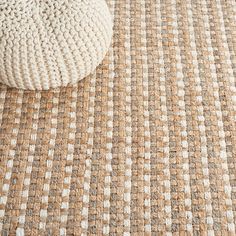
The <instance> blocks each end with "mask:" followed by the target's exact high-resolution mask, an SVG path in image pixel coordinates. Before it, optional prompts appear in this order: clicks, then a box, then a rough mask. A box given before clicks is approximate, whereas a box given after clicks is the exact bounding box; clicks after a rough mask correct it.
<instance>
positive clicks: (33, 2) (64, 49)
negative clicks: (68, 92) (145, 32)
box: [0, 0, 112, 90]
mask: <svg viewBox="0 0 236 236" xmlns="http://www.w3.org/2000/svg"><path fill="white" fill-rule="evenodd" d="M111 36H112V20H111V16H110V13H109V10H108V7H107V4H106V2H105V0H10V1H9V0H1V2H0V83H4V84H6V85H8V86H11V87H16V88H21V89H32V90H35V89H37V90H42V89H43V90H44V89H49V88H55V87H58V86H66V85H67V84H71V83H76V82H77V81H79V80H81V79H82V78H84V77H86V76H87V75H89V74H90V73H91V72H93V71H94V70H95V68H96V66H97V65H98V64H99V63H100V62H101V61H102V59H103V58H104V56H105V54H106V52H107V49H108V47H109V44H110V41H111Z"/></svg>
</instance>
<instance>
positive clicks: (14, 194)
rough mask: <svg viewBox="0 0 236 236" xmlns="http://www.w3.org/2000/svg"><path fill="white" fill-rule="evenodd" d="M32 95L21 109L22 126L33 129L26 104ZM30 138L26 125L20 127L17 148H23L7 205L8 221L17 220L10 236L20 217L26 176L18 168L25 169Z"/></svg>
mask: <svg viewBox="0 0 236 236" xmlns="http://www.w3.org/2000/svg"><path fill="white" fill-rule="evenodd" d="M31 98H32V97H31V95H30V94H29V93H24V95H23V98H22V107H21V118H20V122H19V123H22V124H26V122H27V124H28V125H29V126H30V127H32V115H33V109H31V108H30V107H28V106H25V104H28V103H29V101H31V100H32V99H31ZM22 133H24V136H25V137H26V139H25V140H24V139H20V137H21V136H22ZM29 137H30V132H29V129H28V130H27V129H25V127H24V125H22V126H19V130H18V135H17V138H16V147H18V146H19V145H22V148H21V149H19V148H16V150H15V155H14V162H13V168H12V170H13V171H12V175H11V181H10V186H9V189H11V198H8V201H7V204H6V208H7V211H6V218H5V219H6V220H7V219H8V217H7V216H8V215H12V214H14V215H15V218H13V219H12V220H11V224H10V227H9V234H14V233H15V227H16V225H17V223H18V217H19V215H20V205H21V195H22V188H23V185H24V176H25V171H21V172H18V171H17V168H20V169H23V170H24V169H25V168H26V165H27V162H26V159H25V158H24V157H25V156H27V155H28V151H29V150H28V148H24V147H28V145H29ZM12 205H15V207H16V209H15V210H13V209H12V208H11V206H12Z"/></svg>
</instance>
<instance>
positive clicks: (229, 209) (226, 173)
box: [203, 1, 235, 233]
mask: <svg viewBox="0 0 236 236" xmlns="http://www.w3.org/2000/svg"><path fill="white" fill-rule="evenodd" d="M203 6H204V7H203V9H204V11H205V10H207V6H206V2H205V1H203ZM204 22H205V25H206V27H207V28H208V29H209V28H210V25H209V17H208V12H206V13H205V18H204ZM206 37H207V39H208V40H207V43H208V48H212V45H211V36H210V31H206ZM209 61H210V63H211V65H212V67H211V74H212V79H213V88H214V89H215V91H214V98H215V108H216V115H217V119H218V129H219V145H220V153H219V157H220V159H221V161H222V163H221V164H222V170H223V171H224V173H223V176H222V177H223V182H224V193H225V204H226V205H227V211H226V214H227V215H226V217H227V220H228V221H227V224H228V230H229V232H232V233H233V232H235V226H234V223H233V212H232V201H231V186H230V182H229V171H228V165H227V152H226V143H225V132H224V127H223V121H222V107H221V103H220V96H219V85H218V81H217V73H216V67H215V62H214V55H213V53H212V51H210V57H209Z"/></svg>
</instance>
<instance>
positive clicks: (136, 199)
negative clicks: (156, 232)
mask: <svg viewBox="0 0 236 236" xmlns="http://www.w3.org/2000/svg"><path fill="white" fill-rule="evenodd" d="M130 8H131V11H130V13H131V19H136V20H135V21H130V23H131V24H130V30H131V31H130V33H131V47H132V46H133V45H136V50H131V75H133V77H131V84H136V86H135V87H131V88H132V90H131V110H132V112H131V115H132V124H131V125H132V145H131V148H132V178H131V185H130V187H131V208H130V209H131V221H130V223H131V229H130V230H131V233H132V234H138V233H140V234H142V233H144V230H145V222H144V221H145V220H144V212H145V205H144V196H145V192H144V184H145V183H144V171H145V168H144V162H145V134H144V130H145V127H144V124H145V114H144V97H143V95H144V87H143V75H144V73H145V67H146V68H147V65H145V64H144V60H143V53H144V51H143V50H142V48H143V47H144V46H145V39H144V38H143V35H142V21H143V18H142V15H141V13H142V12H141V2H138V3H136V2H135V1H131V4H130ZM134 9H135V10H134ZM139 114H142V116H139ZM148 125H149V124H148Z"/></svg>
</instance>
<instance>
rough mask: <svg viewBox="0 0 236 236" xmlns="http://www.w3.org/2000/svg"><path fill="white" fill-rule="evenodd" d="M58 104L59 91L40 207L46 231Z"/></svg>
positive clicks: (43, 227) (56, 97)
mask: <svg viewBox="0 0 236 236" xmlns="http://www.w3.org/2000/svg"><path fill="white" fill-rule="evenodd" d="M58 104H59V92H57V93H55V96H54V97H53V98H52V117H51V129H50V140H49V149H48V154H47V155H48V156H47V161H46V172H45V176H44V182H43V193H42V199H41V204H42V206H41V209H40V223H39V229H40V230H42V231H44V230H45V229H46V219H47V217H48V210H47V209H48V196H49V192H50V181H51V175H52V166H53V157H54V153H55V150H54V148H55V142H56V136H57V123H58Z"/></svg>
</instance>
